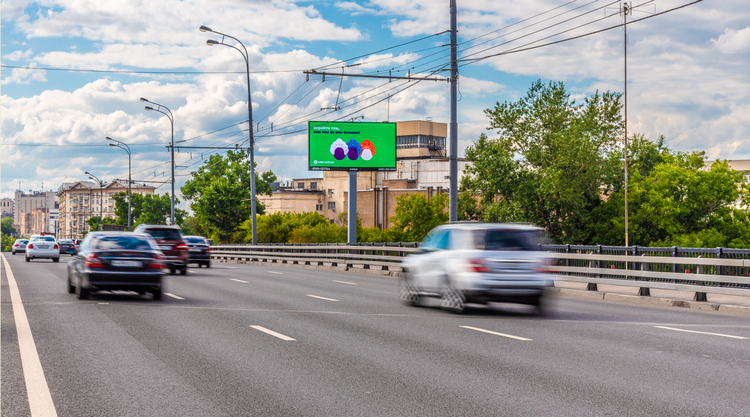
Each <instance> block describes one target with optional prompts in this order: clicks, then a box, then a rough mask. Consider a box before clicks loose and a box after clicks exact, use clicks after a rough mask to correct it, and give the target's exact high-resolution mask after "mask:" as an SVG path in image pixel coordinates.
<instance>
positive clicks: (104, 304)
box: [99, 303, 109, 306]
mask: <svg viewBox="0 0 750 417" xmlns="http://www.w3.org/2000/svg"><path fill="white" fill-rule="evenodd" d="M99 304H100V305H103V306H106V305H109V303H99Z"/></svg>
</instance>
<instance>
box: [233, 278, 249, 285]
mask: <svg viewBox="0 0 750 417" xmlns="http://www.w3.org/2000/svg"><path fill="white" fill-rule="evenodd" d="M229 280H230V281H237V282H241V283H243V284H247V281H243V280H241V279H234V278H229Z"/></svg>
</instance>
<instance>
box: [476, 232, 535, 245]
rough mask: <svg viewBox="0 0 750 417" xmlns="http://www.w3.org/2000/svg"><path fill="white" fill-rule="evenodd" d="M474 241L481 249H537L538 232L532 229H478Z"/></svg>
mask: <svg viewBox="0 0 750 417" xmlns="http://www.w3.org/2000/svg"><path fill="white" fill-rule="evenodd" d="M474 242H475V245H476V248H477V249H480V250H536V249H537V233H536V232H535V231H532V230H497V229H495V230H477V231H476V232H475V234H474Z"/></svg>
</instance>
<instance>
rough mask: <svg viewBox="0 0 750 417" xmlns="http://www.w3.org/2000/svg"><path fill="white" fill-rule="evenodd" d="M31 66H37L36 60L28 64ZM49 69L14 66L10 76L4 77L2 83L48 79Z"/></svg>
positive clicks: (20, 82)
mask: <svg viewBox="0 0 750 417" xmlns="http://www.w3.org/2000/svg"><path fill="white" fill-rule="evenodd" d="M28 66H29V68H34V67H37V66H38V65H37V64H36V63H35V62H32V63H31V64H29V65H28ZM4 71H5V70H4ZM46 74H47V71H45V70H41V69H34V70H32V69H24V68H13V70H12V71H11V73H10V76H9V77H8V76H5V77H3V80H2V82H0V84H1V85H6V84H30V83H31V82H32V81H41V82H43V81H47V77H46Z"/></svg>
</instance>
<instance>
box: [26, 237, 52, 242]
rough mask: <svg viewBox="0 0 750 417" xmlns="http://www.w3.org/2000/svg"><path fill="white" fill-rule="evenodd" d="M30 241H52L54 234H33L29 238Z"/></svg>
mask: <svg viewBox="0 0 750 417" xmlns="http://www.w3.org/2000/svg"><path fill="white" fill-rule="evenodd" d="M31 241H32V242H37V241H42V242H54V241H55V237H54V236H35V237H32V238H31Z"/></svg>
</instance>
